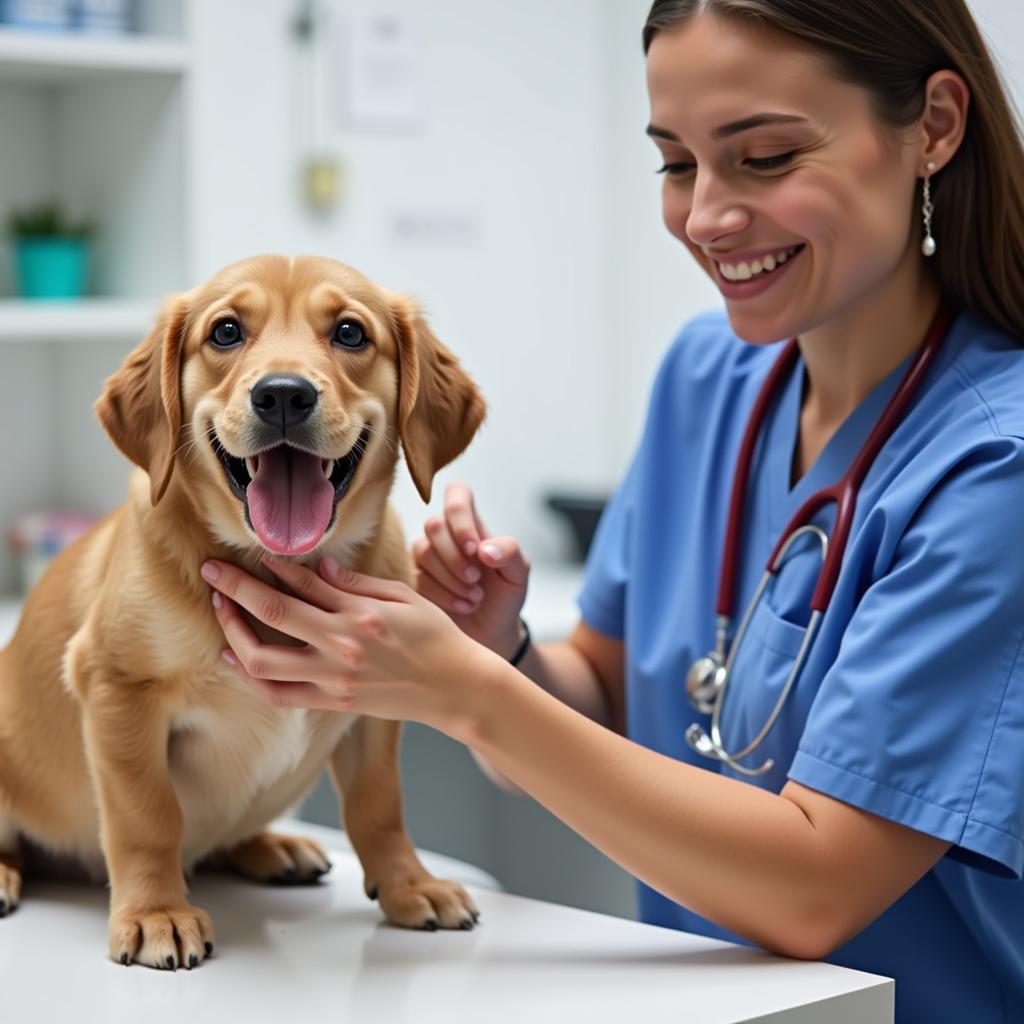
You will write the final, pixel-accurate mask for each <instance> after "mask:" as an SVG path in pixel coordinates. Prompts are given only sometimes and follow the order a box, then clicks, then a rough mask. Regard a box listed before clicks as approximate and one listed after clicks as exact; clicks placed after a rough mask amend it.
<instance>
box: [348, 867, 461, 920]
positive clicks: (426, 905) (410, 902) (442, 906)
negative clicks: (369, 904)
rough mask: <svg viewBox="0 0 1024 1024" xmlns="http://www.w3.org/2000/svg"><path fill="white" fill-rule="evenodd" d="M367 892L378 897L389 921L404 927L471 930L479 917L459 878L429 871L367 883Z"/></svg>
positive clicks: (374, 897)
mask: <svg viewBox="0 0 1024 1024" xmlns="http://www.w3.org/2000/svg"><path fill="white" fill-rule="evenodd" d="M368 895H369V896H370V898H371V899H377V900H379V901H380V908H381V910H383V911H384V913H385V914H386V915H387V918H388V920H389V921H390V922H391V923H392V924H397V925H401V926H402V927H403V928H421V929H424V930H426V931H432V932H433V931H437V929H438V928H461V929H462V930H463V931H470V930H472V928H473V926H474V925H475V924H476V923H477V921H479V920H480V911H479V910H477V909H476V904H475V903H474V902H473V900H472V898H471V897H470V895H469V893H468V892H466V890H465V889H463V888H462V886H461V885H459V883H458V882H449V881H448V880H447V879H444V878H434V877H433V876H432V875H426V874H425V875H423V876H421V877H418V878H413V879H411V880H409V879H404V880H398V881H395V882H392V883H390V884H387V883H382V884H381V885H368Z"/></svg>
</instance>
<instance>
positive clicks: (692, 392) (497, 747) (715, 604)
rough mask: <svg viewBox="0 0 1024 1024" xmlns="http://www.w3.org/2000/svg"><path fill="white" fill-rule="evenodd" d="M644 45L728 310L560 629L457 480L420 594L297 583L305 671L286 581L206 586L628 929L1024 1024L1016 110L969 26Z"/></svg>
mask: <svg viewBox="0 0 1024 1024" xmlns="http://www.w3.org/2000/svg"><path fill="white" fill-rule="evenodd" d="M643 36H644V44H645V47H646V51H647V73H648V86H649V91H650V102H651V115H650V125H649V127H648V128H647V131H648V134H649V135H650V136H651V138H652V140H653V142H654V143H655V144H656V146H657V147H658V149H659V150H660V153H661V157H662V162H663V167H662V171H663V174H664V185H663V215H664V221H665V224H666V226H667V227H668V229H669V231H670V232H671V233H672V234H673V235H674V236H675V237H676V238H678V239H679V241H680V242H681V243H682V244H683V245H684V246H686V248H687V249H688V250H689V251H690V253H691V254H692V256H693V257H694V259H695V260H696V261H697V262H698V264H699V265H700V266H701V268H702V269H703V270H704V271H705V272H706V273H707V274H708V275H709V276H710V277H711V278H712V280H713V281H714V282H715V283H716V284H717V285H718V287H719V289H720V290H721V293H722V296H723V299H724V311H723V312H721V313H712V314H709V315H704V316H701V317H698V318H697V319H696V320H694V321H692V322H691V323H689V324H688V325H687V326H686V327H684V328H683V330H682V331H681V333H680V334H679V336H678V337H677V338H676V340H675V341H674V343H673V344H672V345H671V346H670V348H669V350H668V352H667V354H666V356H665V358H664V361H663V364H662V366H661V369H660V371H659V373H658V375H657V379H656V381H655V383H654V388H653V392H652V396H651V400H650V408H649V412H648V417H647V424H646V428H645V431H644V433H643V437H642V440H641V441H640V445H639V448H638V451H637V452H636V455H635V458H634V460H633V462H632V465H631V467H630V468H629V471H628V473H627V474H626V477H625V479H624V481H623V482H622V484H621V486H620V488H619V489H618V492H617V494H616V495H615V497H614V499H613V501H612V502H611V503H610V506H609V507H608V509H607V510H606V512H605V514H604V517H603V520H602V523H601V526H600V528H599V531H598V535H597V537H596V540H595V544H594V547H593V550H592V551H591V554H590V558H589V562H588V567H587V572H586V579H585V584H584V587H583V591H582V594H581V595H580V598H579V606H580V610H581V613H582V619H581V621H580V623H579V625H578V627H577V628H576V630H575V631H574V632H573V634H572V636H570V637H569V638H568V640H567V641H566V642H564V643H554V644H542V645H541V644H533V643H532V642H531V641H530V640H529V634H528V630H527V629H526V625H525V623H523V622H522V621H521V619H520V616H519V611H520V609H521V607H522V605H523V600H524V597H525V594H526V589H527V582H528V575H529V563H528V561H527V560H526V558H525V557H524V555H523V553H522V552H521V551H520V549H519V546H518V545H517V543H516V541H515V540H514V539H512V538H510V537H507V536H492V535H491V534H490V533H489V532H488V530H487V528H486V527H485V526H484V525H483V522H482V521H481V519H480V517H479V515H478V513H477V511H476V509H475V507H474V503H473V497H472V494H471V492H470V491H469V489H468V488H467V487H465V486H464V485H453V486H452V487H450V488H449V489H448V492H447V495H446V502H445V509H444V514H443V516H440V517H438V518H436V519H432V520H430V521H429V522H428V523H427V527H426V533H425V536H424V537H422V538H420V539H418V540H417V541H416V542H415V544H414V547H413V551H414V557H415V560H416V563H417V565H418V568H419V572H420V576H419V591H420V592H419V594H416V593H413V592H412V591H411V590H410V589H409V588H407V587H404V586H402V585H400V584H396V583H391V582H384V581H380V580H376V579H371V578H367V577H361V576H358V575H356V574H354V573H352V572H349V571H348V570H345V569H342V570H340V571H338V568H337V566H336V565H334V564H333V563H332V562H329V561H326V560H325V562H324V563H323V564H321V566H320V571H319V574H316V573H313V572H311V571H310V570H307V569H304V568H301V567H297V566H289V565H283V564H282V565H278V566H277V567H276V568H275V570H274V571H275V572H276V573H277V574H278V575H279V576H280V577H281V579H282V580H283V581H284V582H285V583H286V584H288V585H289V586H290V587H291V588H292V589H293V590H294V591H295V592H297V593H301V594H302V595H303V598H304V600H300V599H289V600H288V601H287V602H286V610H285V614H284V617H283V619H282V620H280V621H277V622H275V625H278V627H279V628H283V629H284V630H285V631H286V632H289V633H292V634H293V635H295V636H297V637H300V638H302V639H305V640H307V642H308V645H309V646H308V647H306V648H302V649H295V648H276V647H270V646H267V647H261V645H260V644H259V643H258V641H257V640H256V638H255V636H254V635H253V634H252V632H251V631H250V630H249V629H248V628H247V627H246V626H245V624H244V623H243V621H242V619H241V616H240V615H239V611H238V605H241V606H243V607H245V608H247V609H249V610H250V611H252V612H257V611H258V610H259V609H260V607H261V599H262V598H265V597H266V595H267V588H266V587H264V586H263V585H262V584H260V583H258V582H257V581H255V580H254V579H252V578H251V577H249V576H247V575H243V574H242V573H240V572H239V571H238V570H237V569H235V568H234V567H232V566H227V565H224V564H222V563H218V564H217V565H215V566H214V567H213V568H214V571H215V572H216V571H217V570H219V575H218V576H217V579H216V580H215V582H214V585H215V586H216V588H217V592H218V593H219V594H222V595H224V597H226V598H228V599H227V600H223V599H221V598H219V597H218V601H219V605H220V607H219V609H218V612H217V614H218V616H219V619H220V622H221V624H222V626H223V629H224V632H225V634H226V638H227V641H228V645H229V648H230V649H229V650H228V651H227V652H226V656H227V657H228V659H229V660H231V661H232V662H233V663H234V664H235V665H236V666H237V668H238V671H239V673H240V674H241V675H242V676H243V677H244V678H246V679H247V680H249V681H250V682H251V684H252V685H253V686H254V687H257V688H259V689H260V690H262V691H263V692H264V693H265V694H266V696H267V698H268V699H269V700H271V701H273V702H274V703H275V704H278V705H284V706H291V705H294V706H303V705H305V706H312V707H332V708H338V709H341V710H345V711H354V712H359V713H363V714H369V715H377V716H382V717H386V718H398V719H411V720H418V721H421V722H425V723H427V724H428V725H431V726H433V727H435V728H437V729H440V730H442V731H444V732H446V733H447V734H449V735H450V736H452V737H454V738H455V739H457V740H460V741H462V742H464V743H466V744H467V745H469V746H470V747H471V748H472V749H473V750H474V751H475V752H476V754H477V756H478V758H479V759H480V760H481V761H483V762H484V763H485V764H486V765H487V766H488V770H489V771H490V772H491V773H492V774H493V775H494V776H495V777H500V778H501V779H502V780H503V781H504V783H505V784H506V785H509V786H514V787H517V788H519V789H522V790H524V791H525V792H527V793H529V794H530V795H532V796H533V797H535V798H536V799H537V800H539V801H540V802H541V803H542V804H544V805H545V806H546V807H547V808H549V809H550V810H551V811H552V812H553V813H555V814H556V815H558V816H559V817H560V818H561V819H562V820H563V821H565V822H566V823H568V824H569V825H570V826H571V827H572V828H574V829H576V830H577V831H578V832H579V833H580V834H581V835H583V836H585V837H586V838H587V839H588V840H589V841H590V842H592V843H593V844H594V845H595V846H597V847H599V848H600V849H601V850H603V851H604V852H605V853H606V854H607V855H608V856H610V857H611V858H613V859H614V860H615V861H617V862H618V863H619V864H620V865H622V867H623V868H625V869H626V870H627V871H629V872H631V873H632V874H634V875H635V876H636V877H637V878H638V879H639V880H640V883H641V884H640V896H639V909H640V916H641V917H642V919H643V920H644V921H648V922H652V923H654V924H659V925H666V926H670V927H674V928H680V929H685V930H688V931H692V932H697V933H700V934H703V935H709V936H715V937H721V938H725V939H730V940H744V941H748V942H752V943H756V944H760V945H762V946H764V947H766V948H768V949H770V950H774V951H776V952H779V953H782V954H786V955H789V956H794V957H807V958H815V959H825V960H829V961H831V962H833V963H837V964H843V965H848V966H851V967H856V968H861V969H864V970H868V971H872V972H877V973H880V974H884V975H888V976H891V977H894V978H895V979H896V999H897V1020H899V1021H901V1022H902V1024H907V1022H935V1021H944V1020H960V1019H963V1020H970V1021H972V1022H995V1021H1020V1020H1024V885H1022V883H1021V872H1022V868H1024V838H1022V836H1024V659H1022V657H1021V647H1022V644H1024V349H1022V344H1021V339H1022V338H1024V153H1022V147H1021V142H1020V138H1019V136H1018V132H1017V129H1016V127H1015V124H1014V121H1013V118H1012V115H1011V109H1010V106H1009V103H1008V101H1007V99H1006V95H1005V93H1004V91H1003V88H1002V86H1001V85H1000V83H999V80H998V78H997V75H996V73H995V71H994V69H993V64H992V61H991V58H990V56H989V54H988V53H987V52H986V49H985V45H984V43H983V42H982V40H981V37H980V35H979V33H978V30H977V28H976V26H975V24H974V23H973V21H972V19H971V16H970V14H969V13H968V11H967V8H966V6H965V4H964V3H963V2H962V0H930V2H928V3H923V2H920V0H842V2H839V0H836V2H824V0H657V2H656V3H655V4H654V6H653V8H652V9H651V12H650V15H649V18H648V22H647V24H646V26H645V28H644V34H643ZM789 339H795V342H794V343H793V344H792V345H790V344H789ZM616 358H628V352H622V351H620V352H618V353H616ZM829 488H830V490H825V489H829ZM811 499H814V500H813V501H812V500H811ZM809 502H810V504H808V503H809ZM837 502H838V511H837ZM785 541H790V543H788V544H785V543H784V542H785ZM826 547H827V551H826V550H825V549H826ZM836 551H838V552H839V554H838V556H836V555H835V552H836ZM829 556H831V561H829ZM769 562H770V563H771V567H772V569H773V572H772V573H770V574H769V575H768V577H767V578H766V579H765V580H763V576H764V573H765V570H766V567H767V566H768V565H769ZM823 565H824V569H823ZM762 582H764V586H763V587H761V584H762ZM755 597H757V598H758V599H757V600H756V601H755V602H754V603H753V605H751V601H752V599H753V598H755ZM264 607H266V606H265V605H264ZM748 608H751V610H750V613H749V614H747V612H746V609H748ZM741 634H742V635H741ZM246 666H249V667H258V668H259V670H260V671H259V673H258V674H259V676H260V678H255V677H254V676H253V675H251V674H250V673H249V672H248V671H247V670H246Z"/></svg>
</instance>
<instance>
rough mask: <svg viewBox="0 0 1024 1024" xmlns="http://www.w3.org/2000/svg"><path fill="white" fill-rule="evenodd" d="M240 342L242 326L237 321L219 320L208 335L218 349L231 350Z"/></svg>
mask: <svg viewBox="0 0 1024 1024" xmlns="http://www.w3.org/2000/svg"><path fill="white" fill-rule="evenodd" d="M241 340H242V325H241V324H239V322H238V321H237V320H221V321H220V323H218V324H217V325H216V326H215V327H214V328H213V333H212V334H211V335H210V341H211V342H213V344H214V345H216V346H217V347H218V348H231V347H232V346H234V345H237V344H238V343H239V342H240V341H241Z"/></svg>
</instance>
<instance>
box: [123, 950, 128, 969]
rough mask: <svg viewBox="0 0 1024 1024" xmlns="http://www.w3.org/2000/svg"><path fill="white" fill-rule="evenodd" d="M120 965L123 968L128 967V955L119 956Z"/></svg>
mask: <svg viewBox="0 0 1024 1024" xmlns="http://www.w3.org/2000/svg"><path fill="white" fill-rule="evenodd" d="M121 963H122V964H124V966H125V967H127V966H128V963H129V960H128V954H127V953H122V954H121Z"/></svg>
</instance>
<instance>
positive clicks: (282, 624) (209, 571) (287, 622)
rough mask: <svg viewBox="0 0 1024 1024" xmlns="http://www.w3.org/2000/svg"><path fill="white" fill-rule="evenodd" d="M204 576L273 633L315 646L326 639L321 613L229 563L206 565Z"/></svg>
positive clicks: (209, 563) (207, 563)
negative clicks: (273, 631) (318, 640)
mask: <svg viewBox="0 0 1024 1024" xmlns="http://www.w3.org/2000/svg"><path fill="white" fill-rule="evenodd" d="M201 573H202V577H203V579H204V580H206V582H207V583H209V584H210V586H211V587H213V588H214V590H217V591H219V592H220V593H221V594H223V595H224V596H225V597H229V598H231V600H232V601H234V602H235V603H236V604H239V605H241V607H243V608H244V609H245V610H246V611H248V612H250V613H251V614H252V615H254V616H255V617H256V618H257V619H259V620H260V622H263V623H265V624H266V625H268V626H270V627H272V628H273V629H276V630H279V631H280V632H282V633H287V634H288V636H293V637H296V638H297V639H299V640H305V641H306V643H312V644H315V643H316V641H317V639H318V638H319V637H320V636H322V634H323V631H324V625H325V623H324V621H323V616H324V613H323V612H321V611H320V609H318V608H314V607H312V606H311V605H309V604H306V603H305V602H304V601H301V600H299V599H298V598H295V597H289V596H287V595H286V594H282V593H281V592H280V591H279V590H275V589H274V588H273V587H271V586H269V585H268V584H266V583H264V582H263V581H262V580H258V579H256V578H255V577H254V576H250V575H249V574H248V573H247V572H243V571H242V570H241V569H239V568H238V567H237V566H234V565H231V564H230V563H228V562H217V561H210V562H205V563H204V564H203V567H202V570H201ZM247 628H248V627H247Z"/></svg>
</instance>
